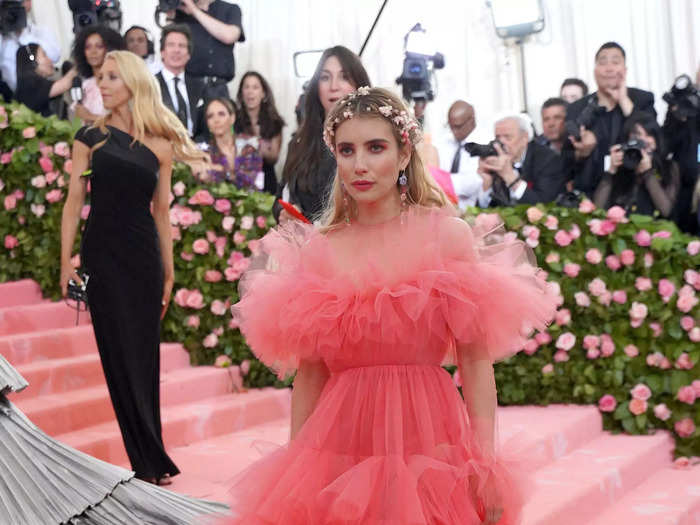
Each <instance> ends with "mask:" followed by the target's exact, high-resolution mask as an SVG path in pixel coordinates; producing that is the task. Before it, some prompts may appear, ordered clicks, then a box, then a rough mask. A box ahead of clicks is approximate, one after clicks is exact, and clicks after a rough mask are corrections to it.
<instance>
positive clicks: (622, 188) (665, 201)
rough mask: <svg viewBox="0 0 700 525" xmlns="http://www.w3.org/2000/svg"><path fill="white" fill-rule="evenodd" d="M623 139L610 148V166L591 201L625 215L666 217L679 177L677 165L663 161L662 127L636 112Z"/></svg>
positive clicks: (669, 213) (676, 189) (671, 204)
mask: <svg viewBox="0 0 700 525" xmlns="http://www.w3.org/2000/svg"><path fill="white" fill-rule="evenodd" d="M623 137H624V139H625V141H624V142H623V143H622V144H615V145H613V146H612V147H611V148H610V162H609V164H610V166H609V168H608V169H607V171H606V172H605V174H604V175H603V178H602V179H601V181H600V184H598V187H597V188H596V191H595V195H594V197H593V201H594V202H595V204H596V206H598V207H600V208H605V209H607V208H610V207H612V206H620V207H622V208H624V209H625V210H626V211H627V212H628V213H638V214H642V215H654V214H655V213H657V212H658V213H659V214H660V215H661V216H662V217H664V218H668V217H669V216H670V215H671V212H672V210H673V206H674V203H675V201H676V198H677V196H678V190H679V188H680V180H681V178H680V172H679V170H678V164H676V162H675V161H672V160H671V161H669V160H666V154H665V153H666V151H665V149H664V142H663V135H662V132H661V128H660V127H659V125H658V124H657V122H656V119H655V118H654V116H653V115H651V114H648V113H639V114H637V115H635V116H634V117H632V118H630V119H628V120H627V122H626V123H625V128H624V130H623Z"/></svg>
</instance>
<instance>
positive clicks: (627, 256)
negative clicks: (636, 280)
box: [620, 250, 635, 266]
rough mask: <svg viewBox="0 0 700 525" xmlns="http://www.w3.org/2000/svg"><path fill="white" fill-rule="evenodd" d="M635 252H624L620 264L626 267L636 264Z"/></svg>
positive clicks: (621, 254)
mask: <svg viewBox="0 0 700 525" xmlns="http://www.w3.org/2000/svg"><path fill="white" fill-rule="evenodd" d="M634 257H635V256H634V252H633V251H632V250H622V252H621V253H620V262H621V263H622V264H624V265H625V266H631V265H633V264H634Z"/></svg>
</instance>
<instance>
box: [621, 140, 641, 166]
mask: <svg viewBox="0 0 700 525" xmlns="http://www.w3.org/2000/svg"><path fill="white" fill-rule="evenodd" d="M646 147H647V144H646V142H644V141H643V140H639V139H630V140H628V141H627V142H625V143H624V144H622V146H621V149H622V151H623V154H622V167H623V168H625V169H627V170H631V171H634V170H636V169H637V166H639V163H640V162H641V161H642V150H643V149H644V148H646Z"/></svg>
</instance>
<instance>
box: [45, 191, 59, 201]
mask: <svg viewBox="0 0 700 525" xmlns="http://www.w3.org/2000/svg"><path fill="white" fill-rule="evenodd" d="M62 198H63V192H62V191H61V190H51V191H49V192H48V193H47V194H46V200H47V202H50V203H54V202H58V201H60V200H61V199H62Z"/></svg>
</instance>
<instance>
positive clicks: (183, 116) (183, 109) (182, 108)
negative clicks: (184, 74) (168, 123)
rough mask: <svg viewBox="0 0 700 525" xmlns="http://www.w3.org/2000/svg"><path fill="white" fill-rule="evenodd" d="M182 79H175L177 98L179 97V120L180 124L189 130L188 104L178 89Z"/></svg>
mask: <svg viewBox="0 0 700 525" xmlns="http://www.w3.org/2000/svg"><path fill="white" fill-rule="evenodd" d="M179 81H180V79H179V78H178V77H175V78H173V83H174V84H175V96H176V97H177V118H179V119H180V122H182V124H183V125H184V126H185V128H187V103H186V102H185V99H184V98H183V97H182V93H180V90H179V89H178V83H179Z"/></svg>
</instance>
